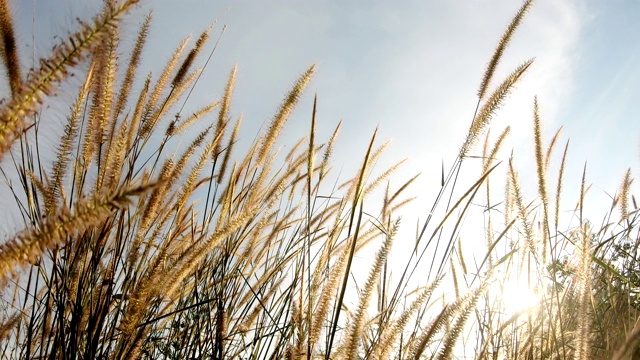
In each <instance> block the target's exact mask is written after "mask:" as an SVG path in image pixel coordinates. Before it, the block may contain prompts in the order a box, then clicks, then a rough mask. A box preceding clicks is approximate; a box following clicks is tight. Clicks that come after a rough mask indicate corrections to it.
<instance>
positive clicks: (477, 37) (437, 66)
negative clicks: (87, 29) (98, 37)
mask: <svg viewBox="0 0 640 360" xmlns="http://www.w3.org/2000/svg"><path fill="white" fill-rule="evenodd" d="M100 4H101V2H100V1H80V0H56V1H52V0H34V1H14V2H13V3H12V9H13V12H14V16H15V23H16V26H17V28H18V39H19V41H18V42H19V44H20V51H21V52H22V53H23V55H24V56H23V59H30V58H32V57H33V58H34V59H38V58H40V57H43V56H46V55H47V54H48V52H49V51H50V47H51V40H50V39H51V38H52V37H53V36H64V35H65V34H67V33H68V31H69V29H74V28H76V25H77V22H76V20H75V19H76V18H77V17H79V18H82V19H88V18H89V17H91V16H92V15H93V14H95V13H96V12H97V11H99V9H100ZM520 5H521V2H520V1H515V0H473V1H472V0H461V1H445V0H436V1H370V2H365V1H346V2H337V1H314V2H311V1H293V0H290V1H202V0H183V1H169V0H155V1H142V5H141V6H139V7H137V8H136V9H135V10H134V11H133V12H132V13H131V14H129V15H128V16H127V17H126V18H125V21H124V28H123V29H124V31H123V35H122V38H123V42H124V44H125V45H126V43H127V41H129V42H131V41H132V40H133V39H134V38H135V34H136V32H137V29H138V26H139V25H140V23H141V22H142V20H143V18H144V16H145V14H146V13H147V12H148V11H149V10H150V9H153V22H152V27H151V30H150V35H149V38H148V43H147V47H146V49H145V52H144V53H143V60H142V61H143V65H142V70H143V71H144V72H147V71H156V72H158V71H159V69H161V67H162V66H163V65H164V63H165V62H166V60H167V59H168V58H169V56H170V55H171V53H172V51H173V50H174V48H175V46H176V45H177V44H178V42H179V41H180V40H182V39H183V38H184V37H185V36H187V35H192V37H193V38H197V36H198V35H199V34H200V32H201V31H202V30H204V29H205V28H207V27H208V26H209V25H210V24H211V23H213V22H214V20H216V19H218V22H217V25H216V26H215V27H214V28H213V30H212V36H213V38H214V39H216V38H217V37H218V35H219V34H220V32H221V30H222V27H223V25H226V31H225V32H224V34H223V35H222V37H221V38H220V42H219V45H218V47H217V49H216V52H215V53H214V55H213V57H212V60H211V63H210V64H209V66H208V68H207V69H206V70H205V72H204V74H203V77H202V79H201V80H200V82H199V83H198V85H197V86H198V87H197V88H196V90H195V91H194V95H193V97H192V100H191V101H190V102H191V103H193V104H194V108H197V107H199V106H201V105H204V104H205V103H208V102H209V101H211V100H214V99H217V98H220V97H221V95H222V93H223V91H224V85H225V82H226V78H227V76H228V74H229V71H230V70H231V68H232V67H233V65H234V64H237V65H238V78H237V82H236V90H235V97H234V99H233V101H232V108H231V114H232V116H233V117H236V116H237V115H239V114H240V113H242V114H243V115H244V123H243V128H242V131H241V134H242V135H241V139H240V141H241V142H242V141H246V142H247V143H248V142H250V141H252V140H253V138H254V136H255V134H256V133H257V132H258V131H259V128H260V127H261V126H264V125H265V124H266V123H267V122H268V121H269V120H270V119H271V117H272V116H273V114H274V113H275V112H276V110H277V108H278V105H279V103H280V101H281V100H282V99H283V97H284V95H285V93H286V92H287V91H288V90H289V88H290V87H291V85H292V84H293V82H294V81H295V79H296V78H297V77H298V76H299V75H300V74H301V73H302V72H303V71H304V70H305V69H307V68H308V67H309V66H310V65H311V64H317V66H318V67H317V72H316V74H315V76H314V79H313V81H312V82H311V84H310V86H309V88H308V90H307V92H306V94H305V96H304V97H303V98H302V100H301V102H300V104H299V106H298V107H297V109H296V111H295V112H294V114H293V116H292V117H291V120H290V122H289V125H288V127H287V128H286V129H285V133H284V136H283V139H284V140H283V141H282V144H283V147H284V149H283V152H285V153H286V151H287V146H291V145H292V144H293V143H295V142H296V140H297V139H298V138H300V137H301V136H304V135H305V134H307V132H308V129H309V123H310V118H311V116H310V115H311V103H312V99H313V95H314V94H317V96H318V138H319V139H328V138H329V136H330V135H331V133H332V131H333V129H334V128H335V126H336V125H337V124H338V122H339V121H340V120H342V131H341V135H340V138H339V141H338V144H337V147H336V152H335V158H334V170H335V171H342V172H344V173H346V174H347V175H348V176H351V175H353V174H355V172H356V168H357V166H359V165H360V163H361V161H362V158H363V156H364V153H365V151H366V146H367V144H368V141H369V139H370V137H371V135H372V133H373V131H374V130H375V129H376V128H378V139H380V140H379V143H381V142H382V141H384V140H386V139H390V140H391V141H392V143H391V146H390V148H389V150H388V152H387V155H386V156H385V158H384V159H385V160H383V161H382V163H381V164H379V166H380V168H379V169H384V167H385V166H389V165H391V164H392V163H394V162H396V161H399V160H401V159H404V158H408V162H407V165H406V166H405V167H404V168H402V170H400V171H399V173H398V174H397V177H395V178H394V179H399V180H398V182H397V183H396V185H399V184H400V183H401V182H403V181H405V180H407V179H409V178H410V177H411V176H413V175H414V174H416V173H418V172H420V173H422V175H421V177H420V180H419V181H418V184H417V185H416V188H415V191H416V192H417V194H418V196H419V199H418V201H417V202H416V205H415V207H414V208H413V209H415V212H416V213H415V214H413V215H414V218H411V219H409V221H410V222H411V223H412V222H414V221H415V220H416V219H417V218H422V219H424V217H426V214H427V212H428V205H429V204H430V203H431V201H433V198H434V197H435V195H436V192H435V190H434V189H436V188H437V184H438V183H439V181H440V176H441V174H440V171H441V166H442V163H444V164H445V168H448V167H449V166H450V165H451V164H452V163H453V160H454V158H455V155H456V154H457V151H458V149H459V147H460V146H461V144H462V142H463V141H464V137H465V136H466V133H467V130H468V127H469V124H470V122H471V119H472V115H473V112H474V109H475V106H476V102H477V96H476V93H477V90H478V86H479V83H480V80H481V78H482V75H483V72H484V68H485V65H486V64H487V62H488V60H489V58H490V57H491V55H492V53H493V50H494V47H495V45H496V44H497V41H498V39H499V38H500V36H501V34H502V33H503V31H504V29H505V28H506V26H507V24H508V23H509V21H510V20H511V18H512V16H513V15H514V14H515V12H516V11H517V9H518V8H519V7H520ZM639 16H640V1H631V0H628V1H624V0H617V1H616V0H614V1H596V0H586V1H578V0H566V1H555V0H538V1H536V2H535V3H534V6H533V8H532V9H531V10H530V12H529V13H528V14H527V15H526V17H525V19H524V21H523V23H522V25H521V27H520V28H519V29H518V30H517V32H516V34H515V36H514V38H513V39H512V42H511V44H510V45H509V47H508V48H507V50H506V52H505V56H504V58H503V59H502V61H501V63H500V65H499V68H498V70H497V73H496V76H495V78H494V81H493V85H495V84H497V83H498V82H499V81H501V79H502V78H503V77H504V76H505V75H506V74H508V73H510V72H511V71H512V70H513V69H514V68H515V67H516V66H518V65H519V64H521V63H523V62H524V61H526V60H528V59H530V58H533V57H535V61H534V65H533V67H532V68H531V69H530V71H529V72H528V73H527V74H526V75H525V77H524V79H523V81H522V82H521V83H520V84H519V85H518V86H517V88H516V90H515V91H514V92H513V94H512V95H511V96H510V98H509V100H508V101H507V104H506V105H505V106H504V107H503V109H502V110H501V111H500V112H499V115H498V116H497V117H496V118H495V119H494V121H493V122H492V134H494V138H495V136H497V134H499V133H500V132H501V131H502V129H503V128H504V127H505V126H507V125H510V126H511V127H512V133H511V136H510V138H509V141H508V142H507V144H506V145H505V146H504V147H503V152H502V154H501V157H500V159H501V160H507V159H508V157H509V154H510V153H511V150H513V153H514V157H515V158H516V164H517V167H518V171H519V172H520V174H521V177H522V179H523V182H524V183H525V190H526V189H528V191H529V195H530V196H531V197H533V196H534V195H535V181H534V179H535V177H534V176H535V175H534V169H535V166H534V161H533V157H532V150H533V140H532V136H531V134H532V104H533V99H534V96H537V97H538V100H539V103H540V116H541V119H542V123H543V129H544V131H543V136H544V137H545V139H546V141H547V142H548V141H549V140H550V138H551V137H552V136H553V134H554V133H555V131H556V130H557V129H558V128H559V127H560V126H562V127H563V136H562V138H561V141H560V143H559V146H558V147H557V150H556V153H555V155H556V157H555V163H554V164H556V165H553V166H552V169H556V167H554V166H557V163H558V162H559V155H560V154H561V152H562V149H563V147H564V143H565V142H566V141H567V139H571V145H570V150H569V158H568V165H567V170H566V174H567V177H566V184H567V185H565V186H566V189H567V190H566V191H567V193H568V197H569V198H572V199H577V194H578V190H579V180H580V176H581V174H582V168H583V165H584V162H585V161H588V172H587V178H588V182H589V183H592V184H593V186H594V188H593V190H592V192H593V193H595V194H593V195H592V196H594V197H596V198H598V200H594V202H593V203H594V204H596V205H594V206H595V207H600V205H599V204H606V205H607V206H608V202H607V201H608V200H607V194H612V193H613V192H615V190H616V189H617V187H618V186H619V184H620V182H621V180H622V176H623V174H624V172H625V171H626V169H627V168H629V167H631V168H632V171H633V174H634V175H636V176H637V174H638V164H639V160H640V157H639V156H638V155H639V154H640V151H639V150H640V121H638V114H639V113H640V111H639V110H640V101H638V99H640V47H639V46H637V45H638V44H640V22H638V21H637V19H638V17H639ZM33 40H35V45H34V41H33ZM210 45H211V44H210ZM128 51H129V48H128V47H126V46H125V47H124V48H123V50H122V56H123V57H126V56H128ZM142 78H143V76H140V78H139V79H138V80H142ZM65 111H66V109H57V110H56V109H55V107H54V109H52V110H51V115H50V117H51V121H52V122H53V123H54V124H55V123H56V122H57V123H59V124H63V123H64V116H65ZM61 126H62V125H60V127H61ZM56 139H57V136H55V137H54V136H51V139H50V141H51V142H52V143H55V141H56ZM473 153H474V154H479V153H480V147H476V149H475V150H474V151H473ZM502 171H506V168H503V170H502ZM465 176H468V177H469V179H471V178H472V177H474V179H475V178H477V173H473V174H469V175H465ZM603 206H604V205H603ZM5 212H6V211H5ZM11 216H12V215H11V214H9V217H11ZM14 221H15V223H19V219H14ZM9 227H10V228H11V226H9Z"/></svg>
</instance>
